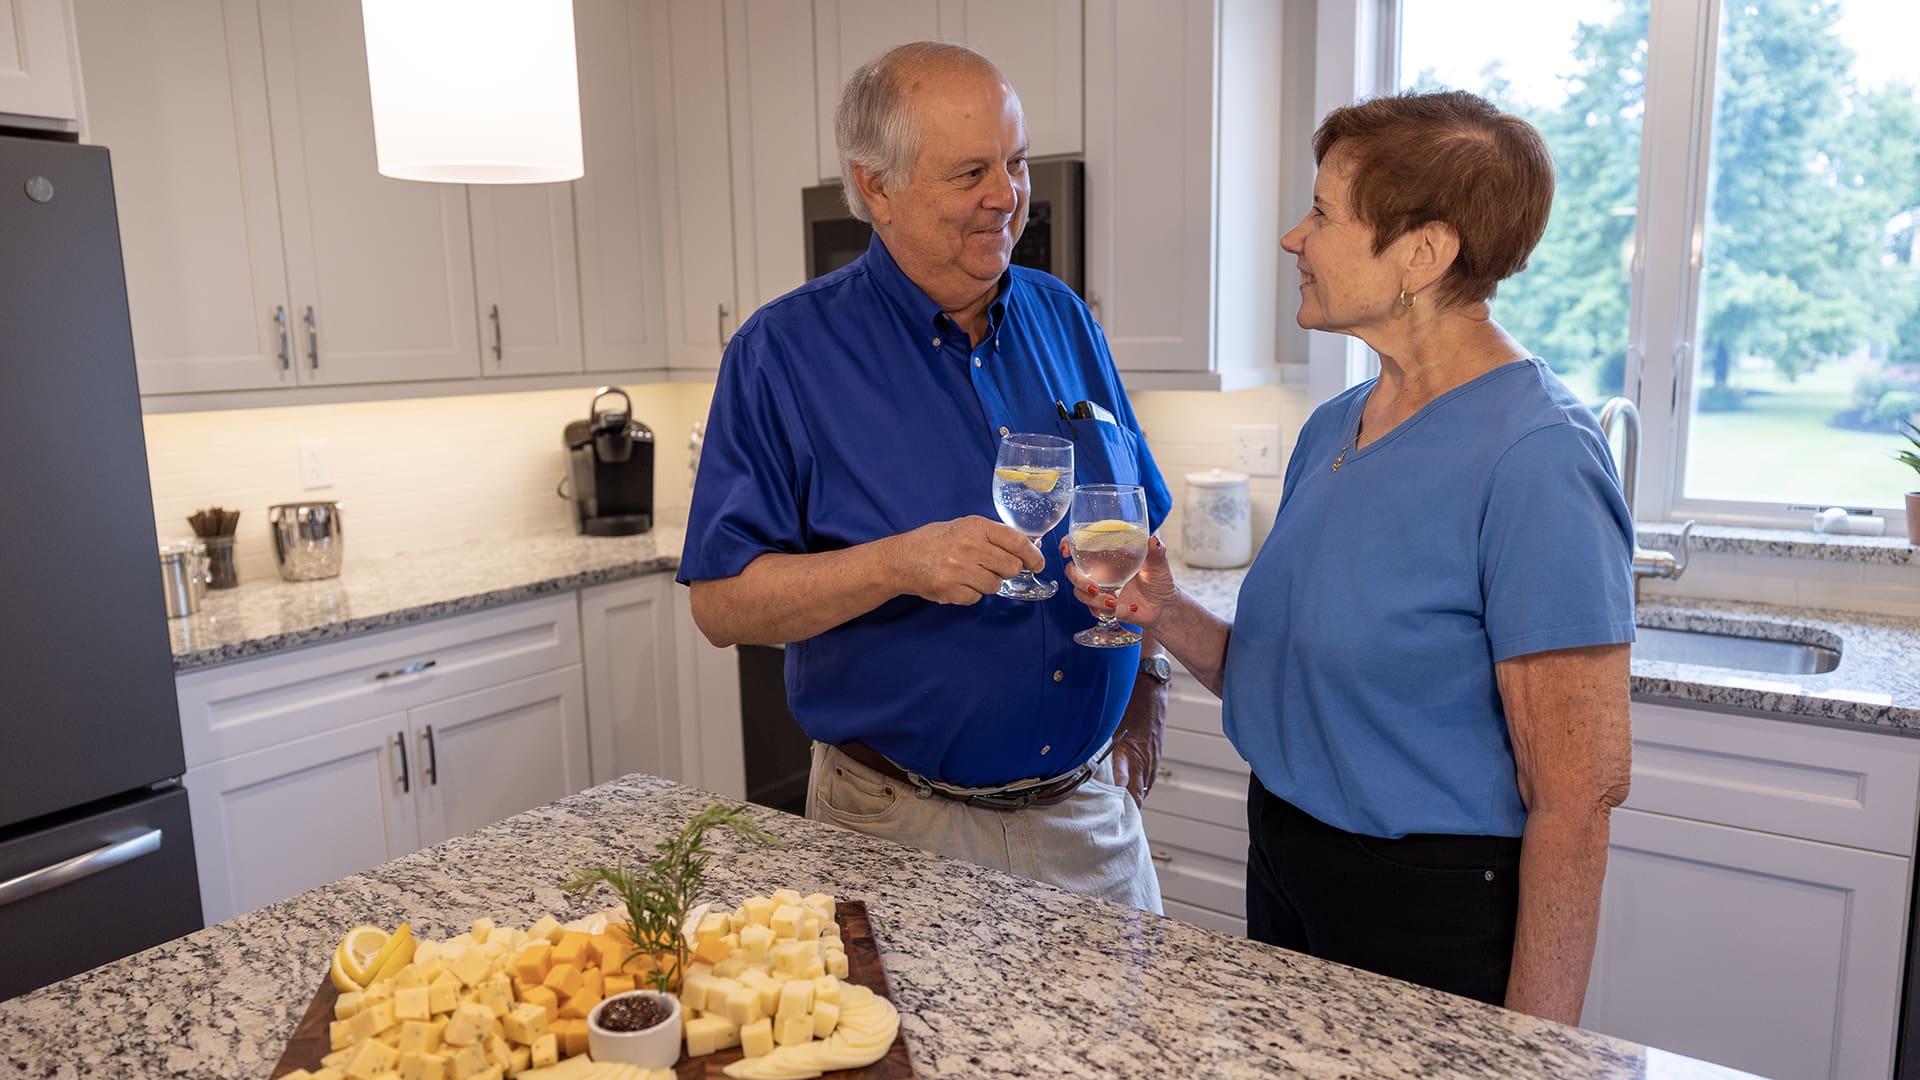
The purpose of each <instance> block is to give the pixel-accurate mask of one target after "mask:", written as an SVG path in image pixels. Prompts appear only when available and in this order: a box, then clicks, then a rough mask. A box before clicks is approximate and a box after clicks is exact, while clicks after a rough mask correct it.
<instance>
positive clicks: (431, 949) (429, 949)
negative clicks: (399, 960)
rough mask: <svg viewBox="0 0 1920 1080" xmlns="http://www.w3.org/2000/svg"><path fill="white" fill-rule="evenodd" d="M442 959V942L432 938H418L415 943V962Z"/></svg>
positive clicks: (431, 961) (424, 962)
mask: <svg viewBox="0 0 1920 1080" xmlns="http://www.w3.org/2000/svg"><path fill="white" fill-rule="evenodd" d="M438 959H440V943H439V942H437V941H435V940H433V939H432V938H417V939H415V940H414V943H413V962H414V963H416V964H430V963H433V962H434V961H436V960H438Z"/></svg>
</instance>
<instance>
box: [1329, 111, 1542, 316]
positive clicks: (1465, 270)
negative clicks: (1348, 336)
mask: <svg viewBox="0 0 1920 1080" xmlns="http://www.w3.org/2000/svg"><path fill="white" fill-rule="evenodd" d="M1335 146H1339V147H1341V148H1342V149H1343V150H1345V151H1346V152H1347V153H1348V154H1349V155H1351V158H1352V188H1351V196H1350V197H1351V199H1352V202H1353V209H1354V213H1355V214H1357V215H1358V216H1359V218H1360V220H1361V221H1364V222H1366V223H1367V224H1368V225H1371V226H1373V251H1374V254H1376V255H1378V254H1379V253H1381V252H1382V251H1385V250H1386V249H1387V245H1389V244H1391V243H1393V242H1394V241H1395V240H1398V239H1400V237H1402V236H1404V235H1406V234H1407V233H1409V232H1411V231H1413V230H1414V229H1417V228H1419V227H1420V226H1422V225H1426V224H1429V223H1439V224H1443V225H1446V226H1448V227H1450V228H1451V229H1453V231H1454V233H1455V234H1457V235H1458V236H1459V237H1460V254H1459V256H1458V257H1457V258H1456V259H1455V260H1454V263H1453V266H1451V267H1450V268H1448V270H1447V273H1446V276H1445V277H1443V278H1441V279H1440V281H1439V283H1438V284H1436V285H1435V287H1434V289H1435V293H1436V294H1437V295H1436V297H1435V299H1436V301H1437V302H1438V303H1439V304H1440V305H1441V306H1443V307H1444V306H1450V305H1453V304H1463V303H1472V302H1474V301H1477V300H1491V299H1492V298H1493V294H1494V290H1495V289H1496V287H1497V286H1498V284H1499V283H1500V282H1501V281H1503V280H1505V279H1506V278H1509V277H1512V276H1513V275H1514V274H1517V273H1519V272H1520V271H1521V270H1524V269H1526V266H1527V256H1528V255H1529V254H1531V253H1532V252H1533V246H1534V245H1535V244H1537V243H1539V242H1540V235H1541V234H1542V233H1544V232H1546V229H1547V215H1548V214H1549V213H1550V212H1551V211H1552V209H1553V155H1552V153H1551V152H1550V151H1548V149H1547V142H1546V140H1545V139H1543V138H1541V137H1540V133H1539V132H1538V131H1536V130H1534V127H1533V125H1532V124H1529V123H1527V122H1526V121H1525V120H1522V119H1520V118H1519V117H1517V116H1511V115H1508V114H1507V113H1503V112H1501V111H1500V110H1499V109H1497V108H1495V107H1494V106H1493V103H1491V102H1489V101H1488V100H1487V99H1485V98H1483V97H1480V96H1478V95H1476V94H1469V93H1466V92H1464V91H1459V90H1447V91H1441V92H1438V93H1428V94H1395V95H1391V96H1388V97H1377V98H1373V99H1371V100H1369V101H1362V102H1357V103H1355V104H1352V105H1343V106H1341V107H1340V108H1338V109H1335V110H1333V111H1332V112H1330V113H1328V114H1327V118H1326V119H1325V120H1322V121H1320V127H1319V129H1318V130H1316V131H1315V132H1314V133H1313V160H1314V163H1315V164H1319V163H1321V162H1323V161H1324V160H1325V159H1326V156H1327V155H1328V154H1329V153H1331V152H1332V151H1333V148H1334V147H1335Z"/></svg>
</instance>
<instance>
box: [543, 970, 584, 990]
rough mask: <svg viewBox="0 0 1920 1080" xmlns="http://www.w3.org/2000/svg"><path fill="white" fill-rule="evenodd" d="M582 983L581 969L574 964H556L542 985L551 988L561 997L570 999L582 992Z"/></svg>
mask: <svg viewBox="0 0 1920 1080" xmlns="http://www.w3.org/2000/svg"><path fill="white" fill-rule="evenodd" d="M581 981H582V980H581V976H580V969H579V968H577V967H575V966H574V965H572V964H555V965H553V970H552V971H549V972H547V977H546V978H545V979H542V980H541V981H540V985H542V986H547V987H551V988H552V989H553V992H554V993H555V994H557V995H559V996H560V997H563V998H570V997H572V996H573V995H575V994H577V993H579V992H580V983H581Z"/></svg>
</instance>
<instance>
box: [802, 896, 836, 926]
mask: <svg viewBox="0 0 1920 1080" xmlns="http://www.w3.org/2000/svg"><path fill="white" fill-rule="evenodd" d="M800 906H801V907H806V908H812V909H813V910H815V911H818V912H820V913H821V915H823V916H825V917H826V918H827V919H832V918H833V910H834V907H835V904H834V902H833V897H831V896H829V895H827V894H826V893H823V892H817V893H814V894H812V895H810V896H807V897H804V898H803V899H801V901H800Z"/></svg>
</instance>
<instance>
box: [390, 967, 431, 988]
mask: <svg viewBox="0 0 1920 1080" xmlns="http://www.w3.org/2000/svg"><path fill="white" fill-rule="evenodd" d="M425 985H427V980H425V979H423V978H421V977H420V969H419V967H417V966H416V965H413V964H408V965H407V966H406V967H403V968H401V969H400V970H399V971H396V972H394V973H393V990H394V993H395V994H396V995H397V994H398V993H399V992H400V991H402V990H408V989H411V988H413V987H416V986H425Z"/></svg>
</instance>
